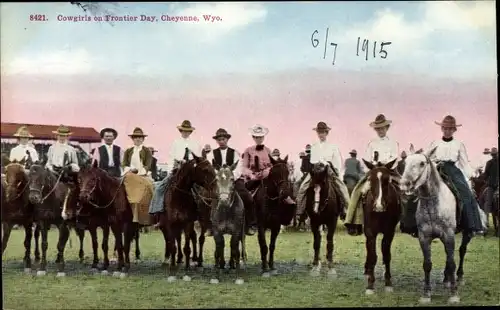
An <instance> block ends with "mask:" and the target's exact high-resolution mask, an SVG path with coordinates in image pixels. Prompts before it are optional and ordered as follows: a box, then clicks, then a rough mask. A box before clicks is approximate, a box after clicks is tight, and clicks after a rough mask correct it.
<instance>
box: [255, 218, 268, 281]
mask: <svg viewBox="0 0 500 310" xmlns="http://www.w3.org/2000/svg"><path fill="white" fill-rule="evenodd" d="M257 239H258V241H259V247H260V260H261V261H262V276H263V277H269V276H270V274H269V272H268V267H269V266H268V263H267V252H268V248H267V244H266V230H265V229H264V227H263V225H262V224H259V226H258V229H257Z"/></svg>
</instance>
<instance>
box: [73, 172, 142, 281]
mask: <svg viewBox="0 0 500 310" xmlns="http://www.w3.org/2000/svg"><path fill="white" fill-rule="evenodd" d="M122 181H123V179H122V180H121V181H120V180H119V179H116V178H114V177H112V176H110V175H109V174H108V173H107V172H106V171H104V170H102V169H100V168H97V167H95V166H94V167H91V168H86V169H82V170H80V172H79V173H78V183H79V185H80V188H81V189H80V196H79V199H80V202H81V203H82V206H81V207H82V209H79V210H77V211H76V213H77V214H76V215H78V214H82V215H84V214H92V216H91V217H90V220H93V221H94V222H93V223H92V224H91V227H96V226H98V225H104V227H106V226H107V225H109V226H108V227H109V228H111V231H112V232H113V235H114V236H115V247H116V250H117V256H118V263H117V271H115V272H114V273H113V275H114V276H120V277H121V278H123V277H126V276H127V273H128V272H129V270H130V246H131V243H132V240H133V239H134V237H135V235H136V234H137V233H138V230H139V228H138V224H137V223H133V222H132V220H133V215H132V208H131V206H130V204H129V202H128V200H127V194H126V192H125V187H124V185H123V182H122ZM97 209H100V210H97ZM67 212H69V213H73V212H75V210H68V211H67ZM97 214H100V215H101V216H102V217H103V218H101V219H100V221H96V220H95V219H96V215H97ZM67 216H68V217H72V216H74V215H73V214H68V215H67ZM88 227H89V226H88ZM103 232H104V236H103V245H102V247H103V252H104V265H103V271H104V270H107V268H108V266H109V260H108V259H107V250H108V245H107V237H108V236H106V229H103ZM93 243H94V242H93ZM96 243H97V240H96V241H95V244H94V245H93V247H97V244H96ZM94 262H95V260H94ZM93 266H95V265H93Z"/></svg>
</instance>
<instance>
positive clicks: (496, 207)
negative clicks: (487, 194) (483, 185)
mask: <svg viewBox="0 0 500 310" xmlns="http://www.w3.org/2000/svg"><path fill="white" fill-rule="evenodd" d="M491 215H492V216H493V227H494V228H495V236H497V237H500V225H499V224H500V223H499V220H498V219H499V218H500V203H499V199H498V188H497V189H496V191H495V192H494V193H493V208H492V210H491Z"/></svg>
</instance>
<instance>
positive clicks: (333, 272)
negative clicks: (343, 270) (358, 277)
mask: <svg viewBox="0 0 500 310" xmlns="http://www.w3.org/2000/svg"><path fill="white" fill-rule="evenodd" d="M328 276H329V277H330V278H336V277H337V270H335V269H334V268H332V269H330V270H328Z"/></svg>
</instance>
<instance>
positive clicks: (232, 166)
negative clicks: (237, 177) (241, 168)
mask: <svg viewBox="0 0 500 310" xmlns="http://www.w3.org/2000/svg"><path fill="white" fill-rule="evenodd" d="M238 162H239V160H238V161H236V162H235V163H234V164H232V165H231V171H234V169H236V167H237V166H238Z"/></svg>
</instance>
